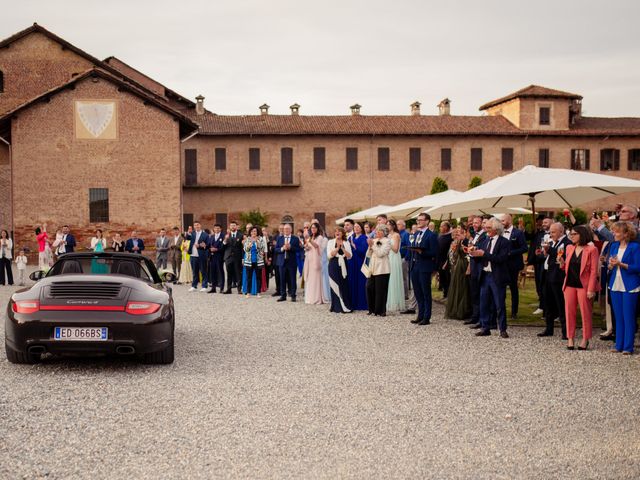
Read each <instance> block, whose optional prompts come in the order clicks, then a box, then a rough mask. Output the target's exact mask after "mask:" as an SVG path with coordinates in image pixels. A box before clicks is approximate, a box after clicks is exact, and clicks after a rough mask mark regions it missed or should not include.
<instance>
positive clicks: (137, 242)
mask: <svg viewBox="0 0 640 480" xmlns="http://www.w3.org/2000/svg"><path fill="white" fill-rule="evenodd" d="M143 250H144V242H143V241H142V239H141V238H138V232H136V231H135V230H134V231H133V232H131V238H130V239H129V240H127V243H125V244H124V251H125V252H129V253H139V254H142V251H143Z"/></svg>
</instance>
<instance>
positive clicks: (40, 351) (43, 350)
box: [28, 345, 47, 355]
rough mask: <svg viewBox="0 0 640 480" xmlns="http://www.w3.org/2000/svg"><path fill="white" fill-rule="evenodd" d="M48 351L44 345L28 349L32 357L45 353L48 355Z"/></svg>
mask: <svg viewBox="0 0 640 480" xmlns="http://www.w3.org/2000/svg"><path fill="white" fill-rule="evenodd" d="M46 351H47V349H46V348H44V347H43V346H42V345H33V346H32V347H29V349H28V352H29V354H30V355H42V354H43V353H46Z"/></svg>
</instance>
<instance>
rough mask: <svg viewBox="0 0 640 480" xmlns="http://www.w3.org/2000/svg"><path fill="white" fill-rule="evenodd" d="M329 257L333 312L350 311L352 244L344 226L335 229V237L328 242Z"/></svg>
mask: <svg viewBox="0 0 640 480" xmlns="http://www.w3.org/2000/svg"><path fill="white" fill-rule="evenodd" d="M327 255H328V257H329V286H330V287H331V308H330V311H331V312H335V313H350V312H351V310H352V308H351V295H350V292H349V282H348V281H347V259H349V258H351V256H352V251H351V245H350V244H349V242H348V241H347V234H346V233H345V231H344V228H341V227H338V228H336V229H335V231H334V238H332V239H331V240H329V242H328V243H327Z"/></svg>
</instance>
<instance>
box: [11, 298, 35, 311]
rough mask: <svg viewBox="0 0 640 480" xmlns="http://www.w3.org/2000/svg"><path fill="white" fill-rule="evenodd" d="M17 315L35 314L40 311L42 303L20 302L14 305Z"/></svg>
mask: <svg viewBox="0 0 640 480" xmlns="http://www.w3.org/2000/svg"><path fill="white" fill-rule="evenodd" d="M12 308H13V311H14V312H15V313H35V312H37V311H38V310H40V302H39V301H38V300H18V301H17V302H14V304H13V307H12Z"/></svg>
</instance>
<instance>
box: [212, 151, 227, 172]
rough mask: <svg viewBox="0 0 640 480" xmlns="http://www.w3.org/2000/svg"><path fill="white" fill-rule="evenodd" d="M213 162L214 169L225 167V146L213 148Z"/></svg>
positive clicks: (224, 168) (223, 168)
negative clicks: (214, 164)
mask: <svg viewBox="0 0 640 480" xmlns="http://www.w3.org/2000/svg"><path fill="white" fill-rule="evenodd" d="M215 163H216V170H226V169H227V149H226V148H216V149H215Z"/></svg>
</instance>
